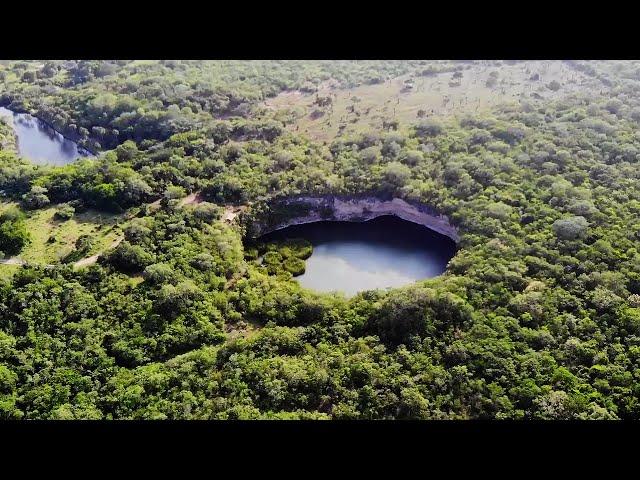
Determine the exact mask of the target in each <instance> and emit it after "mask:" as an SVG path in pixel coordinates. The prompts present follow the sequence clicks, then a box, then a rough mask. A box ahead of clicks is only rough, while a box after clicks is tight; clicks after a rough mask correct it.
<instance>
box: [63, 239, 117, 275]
mask: <svg viewBox="0 0 640 480" xmlns="http://www.w3.org/2000/svg"><path fill="white" fill-rule="evenodd" d="M122 240H124V237H118V238H116V239H115V240H114V241H113V242H111V245H109V247H108V248H106V249H104V250H102V251H100V252H98V253H96V254H95V255H91V256H90V257H87V258H83V259H81V260H78V261H77V262H75V263H74V264H73V266H74V267H75V268H81V267H87V266H89V265H93V264H94V263H96V262H97V261H98V257H99V256H100V255H102V254H103V253H104V252H105V251H106V250H109V249H113V248H116V247H117V246H118V245H120V242H122Z"/></svg>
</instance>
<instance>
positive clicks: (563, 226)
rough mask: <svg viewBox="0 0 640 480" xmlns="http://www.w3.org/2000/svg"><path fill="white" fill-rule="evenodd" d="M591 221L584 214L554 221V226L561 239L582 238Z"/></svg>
mask: <svg viewBox="0 0 640 480" xmlns="http://www.w3.org/2000/svg"><path fill="white" fill-rule="evenodd" d="M588 227H589V222H587V219H586V218H584V217H582V216H576V217H569V218H562V219H559V220H556V221H555V222H553V225H552V228H553V231H554V232H555V234H556V235H557V237H558V238H559V239H561V240H575V239H577V238H581V237H583V236H584V234H585V233H586V231H587V228H588Z"/></svg>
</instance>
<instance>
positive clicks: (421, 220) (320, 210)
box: [259, 196, 460, 243]
mask: <svg viewBox="0 0 640 480" xmlns="http://www.w3.org/2000/svg"><path fill="white" fill-rule="evenodd" d="M301 206H302V207H304V208H303V210H304V211H305V212H306V213H305V214H304V215H297V214H294V215H293V216H291V217H287V216H286V214H285V215H283V217H284V218H283V219H282V220H281V221H276V223H275V224H272V225H269V226H266V225H265V226H262V227H260V228H259V232H260V234H261V235H263V234H265V233H269V232H272V231H274V230H280V229H282V228H286V227H289V226H291V225H299V224H302V223H311V222H320V221H326V220H330V221H331V220H333V221H346V222H364V221H367V220H371V219H373V218H376V217H380V216H382V215H395V216H397V217H399V218H402V219H403V220H407V221H409V222H413V223H417V224H419V225H424V226H425V227H427V228H430V229H431V230H434V231H435V232H438V233H440V234H442V235H446V236H447V237H449V238H451V239H452V240H453V241H454V242H456V243H458V242H459V241H460V237H459V235H458V231H457V230H456V228H455V227H454V226H453V225H451V223H449V219H448V218H447V216H446V215H440V214H438V213H437V212H435V211H433V210H432V209H430V208H429V207H427V206H425V205H420V204H414V203H408V202H406V201H405V200H402V199H400V198H393V199H391V200H381V199H379V198H376V197H359V198H358V197H338V196H322V197H306V196H301V197H293V198H289V199H286V200H282V201H280V202H279V204H278V209H279V210H280V211H285V212H286V210H287V209H288V208H291V210H292V211H298V210H299V209H300V208H299V207H301ZM294 207H295V208H294Z"/></svg>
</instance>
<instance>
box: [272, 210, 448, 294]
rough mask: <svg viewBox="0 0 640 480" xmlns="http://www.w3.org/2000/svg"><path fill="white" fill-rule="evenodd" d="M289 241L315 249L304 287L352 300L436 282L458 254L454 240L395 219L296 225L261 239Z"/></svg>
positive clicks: (303, 278) (301, 282)
mask: <svg viewBox="0 0 640 480" xmlns="http://www.w3.org/2000/svg"><path fill="white" fill-rule="evenodd" d="M286 238H305V239H307V240H309V241H310V242H311V243H312V245H313V254H312V255H311V257H309V258H308V259H307V260H306V271H305V273H304V274H303V275H300V276H298V277H296V279H297V280H298V281H299V282H300V284H301V285H302V286H304V287H306V288H310V289H313V290H317V291H321V292H331V291H340V292H343V293H345V294H347V295H348V296H351V295H354V294H356V293H357V292H360V291H363V290H372V289H376V288H387V287H400V286H402V285H407V284H410V283H413V282H415V281H417V280H421V279H425V278H432V277H436V276H438V275H440V274H442V273H443V272H444V271H445V269H446V267H447V263H448V262H449V260H450V259H451V258H452V257H453V255H454V254H455V251H456V244H455V242H454V241H453V240H451V239H450V238H448V237H446V236H444V235H441V234H439V233H436V232H434V231H433V230H430V229H428V228H426V227H423V226H421V225H417V224H415V223H411V222H407V221H405V220H401V219H399V218H397V217H394V216H382V217H378V218H375V219H373V220H369V221H367V222H314V223H307V224H302V225H294V226H291V227H287V228H284V229H282V230H278V231H275V232H271V233H269V234H267V235H264V236H262V237H261V238H260V240H261V241H273V240H283V239H286Z"/></svg>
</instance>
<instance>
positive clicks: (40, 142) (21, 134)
mask: <svg viewBox="0 0 640 480" xmlns="http://www.w3.org/2000/svg"><path fill="white" fill-rule="evenodd" d="M0 116H1V117H4V118H6V119H8V120H9V123H10V124H12V125H13V128H14V130H15V132H16V136H17V139H18V142H17V143H18V154H19V155H20V156H21V157H24V158H26V159H28V160H30V161H32V162H33V163H37V164H40V165H44V164H47V165H66V164H67V163H70V162H73V161H74V160H76V159H78V158H80V157H92V156H93V155H92V154H91V153H90V152H89V151H87V150H85V149H84V148H82V147H79V146H78V144H76V143H75V142H73V141H72V140H69V139H68V138H65V137H64V136H63V135H62V134H61V133H59V132H57V131H55V130H54V129H53V128H51V127H50V126H49V125H47V124H46V123H44V122H43V121H41V120H39V119H37V118H36V117H34V116H32V115H29V114H28V113H15V112H12V111H11V110H9V109H7V108H5V107H0Z"/></svg>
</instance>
